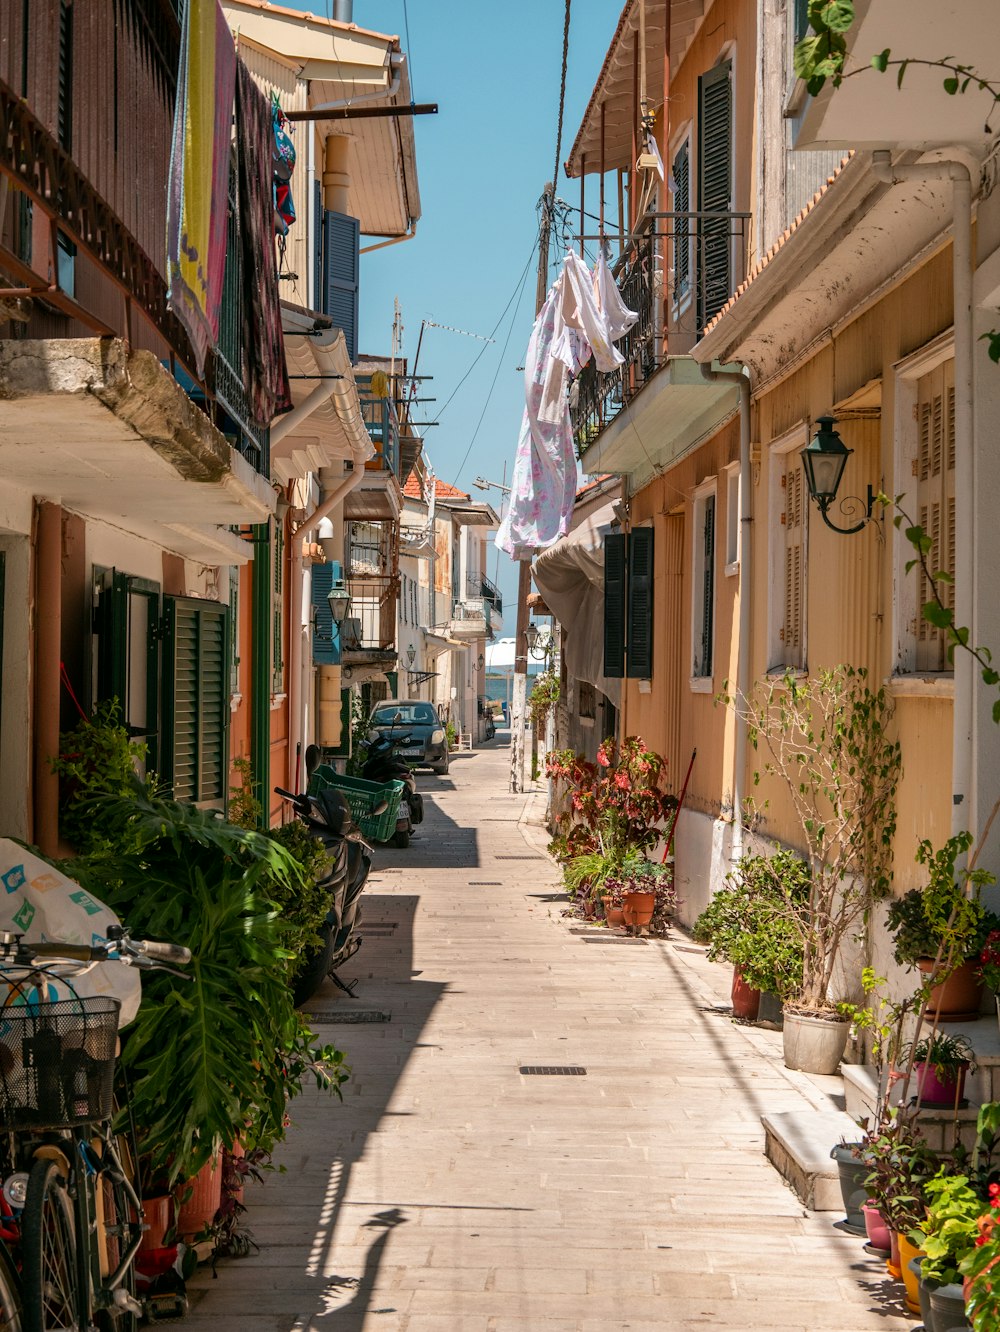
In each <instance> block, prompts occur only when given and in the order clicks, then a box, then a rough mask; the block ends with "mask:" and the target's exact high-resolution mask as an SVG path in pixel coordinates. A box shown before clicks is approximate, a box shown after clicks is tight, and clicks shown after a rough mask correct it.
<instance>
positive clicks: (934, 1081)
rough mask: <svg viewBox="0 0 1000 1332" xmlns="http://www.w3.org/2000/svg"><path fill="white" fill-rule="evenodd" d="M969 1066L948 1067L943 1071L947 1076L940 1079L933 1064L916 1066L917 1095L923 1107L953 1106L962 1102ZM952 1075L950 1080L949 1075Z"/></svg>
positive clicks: (956, 1065)
mask: <svg viewBox="0 0 1000 1332" xmlns="http://www.w3.org/2000/svg"><path fill="white" fill-rule="evenodd" d="M967 1068H968V1064H954V1065H947V1066H945V1067H943V1068H942V1069H941V1072H942V1073H943V1074H945V1075H946V1076H945V1077H944V1078H939V1077H938V1075H937V1073H936V1071H935V1069H934V1065H933V1064H914V1065H913V1071H914V1073H915V1075H916V1080H917V1095H918V1097H919V1098H920V1104H921V1105H927V1106H953V1105H956V1104H958V1103H959V1102H961V1100H962V1093H963V1092H964V1090H965V1071H966V1069H967ZM948 1074H951V1075H952V1076H951V1077H950V1078H947V1075H948Z"/></svg>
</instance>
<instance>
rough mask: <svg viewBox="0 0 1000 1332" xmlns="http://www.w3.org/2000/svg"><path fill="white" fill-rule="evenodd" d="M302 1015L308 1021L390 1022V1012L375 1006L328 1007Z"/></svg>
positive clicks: (353, 1023)
mask: <svg viewBox="0 0 1000 1332" xmlns="http://www.w3.org/2000/svg"><path fill="white" fill-rule="evenodd" d="M304 1016H305V1017H306V1018H308V1019H309V1021H310V1022H330V1023H337V1024H338V1025H339V1024H340V1023H344V1024H347V1025H351V1026H353V1025H355V1024H356V1023H361V1022H391V1021H392V1014H391V1013H383V1012H381V1010H380V1009H377V1008H344V1009H342V1008H330V1009H325V1008H324V1009H319V1008H318V1009H316V1011H315V1012H313V1013H305V1014H304Z"/></svg>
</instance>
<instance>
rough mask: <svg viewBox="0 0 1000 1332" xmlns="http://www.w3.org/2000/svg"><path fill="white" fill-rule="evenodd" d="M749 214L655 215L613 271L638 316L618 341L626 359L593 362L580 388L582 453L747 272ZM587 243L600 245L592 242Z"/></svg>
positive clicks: (576, 428) (576, 413) (577, 413)
mask: <svg viewBox="0 0 1000 1332" xmlns="http://www.w3.org/2000/svg"><path fill="white" fill-rule="evenodd" d="M749 218H750V214H749V213H651V214H649V215H648V217H647V218H646V219H645V221H646V224H647V225H646V227H645V229H644V230H643V231H642V232H641V233H639V234H637V235H635V236H634V237H633V238H632V240H631V241H630V243H629V245H628V246H627V248H626V249H625V251H624V253H623V254H622V255H621V257H620V258H619V259H618V261H617V263H616V264H615V265H614V268H613V270H612V271H613V273H614V277H615V281H616V283H617V284H618V289H619V291H620V292H621V295H622V300H623V301H624V302H625V305H626V306H627V307H628V308H629V309H630V310H634V311H635V312H636V313H637V314H638V316H639V318H638V320H637V321H636V323H635V324H634V325H633V327H632V328H631V329H630V330H629V332H628V333H626V335H625V336H624V337H623V338H622V339H621V340H620V341H619V342H618V343H617V347H618V350H619V351H620V352H621V354H622V355H623V356H624V358H625V360H624V362H623V364H622V365H620V366H619V367H618V368H617V369H615V370H611V371H608V372H603V371H599V370H597V369H596V367H595V366H594V363H593V361H590V363H589V364H588V365H586V366H585V367H584V368H583V370H582V372H581V373H580V375H579V377H578V379H577V380H576V383H575V384H574V386H573V402H572V405H571V408H570V415H571V418H572V421H573V435H574V439H575V441H576V447H577V452H578V453H579V454H581V455H582V454H583V452H584V450H585V449H587V448H588V447H589V446H590V445H591V444H593V443H594V441H595V440H596V439H597V438H598V436H599V435H600V433H601V431H602V430H604V428H605V427H606V426H607V425H609V424H610V422H611V421H613V420H614V418H615V417H616V416H617V415H618V413H619V412H620V411H621V410H622V409H623V408H624V407H626V406H627V405H628V403H629V402H631V400H632V399H633V398H634V397H635V395H636V394H637V393H638V392H639V390H640V389H641V388H642V386H643V385H644V384H646V383H647V382H648V381H649V380H650V379H651V378H652V377H653V375H655V374H656V372H657V370H658V369H659V368H660V366H661V365H662V363H663V359H664V355H665V352H664V347H665V346H669V345H670V343H671V341H672V340H673V341H676V342H678V343H680V344H681V347H682V349H683V350H687V349H688V348H689V347H690V346H691V345H692V344H693V343H694V342H697V340H698V339H699V338H700V336H701V333H702V331H703V329H704V327H705V325H706V324H707V323H708V322H709V321H710V320H711V319H712V318H714V316H715V315H716V314H718V312H719V310H721V309H722V307H723V306H724V305H725V303H726V301H727V300H728V299H729V298H730V296H732V294H733V293H734V291H735V290H736V287H737V286H738V284H739V283H740V282H741V281H742V280H743V276H744V273H745V271H746V235H747V225H748V222H749ZM584 239H597V238H594V237H585V238H584Z"/></svg>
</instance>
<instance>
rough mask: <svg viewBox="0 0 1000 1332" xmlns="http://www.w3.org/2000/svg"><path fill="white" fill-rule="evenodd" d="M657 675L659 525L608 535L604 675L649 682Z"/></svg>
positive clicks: (605, 582) (605, 540)
mask: <svg viewBox="0 0 1000 1332" xmlns="http://www.w3.org/2000/svg"><path fill="white" fill-rule="evenodd" d="M652 673H653V529H652V528H651V527H636V528H633V530H632V531H631V532H629V533H628V535H627V536H626V535H625V533H624V532H612V533H609V535H608V536H606V537H605V538H604V674H605V675H606V676H607V677H608V679H619V680H620V679H622V678H623V677H627V678H628V679H630V680H636V679H638V680H648V679H649V678H650V677H651V676H652Z"/></svg>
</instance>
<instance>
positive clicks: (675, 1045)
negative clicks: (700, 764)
mask: <svg viewBox="0 0 1000 1332" xmlns="http://www.w3.org/2000/svg"><path fill="white" fill-rule="evenodd" d="M507 763H508V751H507V750H506V748H505V747H504V746H503V745H502V743H500V742H496V743H495V747H490V748H486V749H482V750H479V751H476V752H474V753H472V754H460V755H456V756H455V757H454V760H453V762H452V766H451V773H450V776H448V777H444V778H442V777H434V776H431V775H426V776H425V775H423V774H421V777H420V785H421V787H422V789H423V791H424V793H425V803H426V807H427V817H426V820H425V822H424V824H423V825H422V827H421V829H420V830H419V832H420V834H421V835H420V837H419V838H418V839H416V840H414V842H413V843H412V844H411V846H410V848H409V849H408V850H406V851H397V850H389V849H387V848H385V849H383V848H379V851H378V855H377V859H376V866H375V872H374V874H373V877H372V880H371V882H370V885H369V888H368V889H367V890H366V898H367V902H366V906H365V926H366V928H365V931H364V932H365V943H364V947H363V948H362V950H361V952H360V953H359V954H358V955H357V956H356V957H355V958H354V959H353V961H352V962H351V963H350V964H349V965H348V966H347V967H346V968H345V975H346V977H347V978H349V979H354V978H357V980H358V985H357V992H356V997H355V998H353V999H349V998H347V996H345V995H342V994H340V993H339V992H337V991H335V989H334V987H333V986H332V984H330V985H327V986H326V987H325V988H324V989H323V991H322V992H321V993H320V995H318V996H317V998H316V999H315V1000H314V1001H313V1002H312V1004H311V1005H310V1006H309V1007H310V1009H311V1012H312V1013H313V1016H314V1022H315V1026H316V1029H317V1031H318V1033H319V1034H320V1035H321V1037H322V1038H323V1039H324V1040H327V1041H334V1042H336V1043H337V1044H338V1045H339V1046H340V1047H341V1048H343V1049H345V1050H346V1051H347V1053H348V1057H349V1060H350V1063H351V1065H352V1069H353V1074H352V1077H351V1080H350V1082H349V1083H348V1084H347V1086H346V1087H345V1095H344V1103H343V1104H340V1103H339V1102H338V1101H336V1100H335V1099H332V1098H330V1097H329V1096H321V1095H319V1094H318V1093H316V1092H314V1091H310V1092H307V1093H306V1094H305V1095H304V1096H303V1097H300V1098H299V1099H298V1100H297V1101H295V1102H294V1103H293V1105H292V1110H291V1113H292V1118H293V1121H294V1123H293V1127H292V1128H291V1130H290V1132H289V1136H288V1141H287V1143H285V1144H284V1145H283V1147H282V1149H281V1152H280V1154H279V1156H278V1158H277V1159H278V1163H280V1165H281V1166H282V1167H283V1168H284V1171H285V1173H282V1174H277V1173H275V1174H271V1175H269V1176H268V1177H267V1179H266V1182H265V1183H264V1184H263V1185H262V1186H255V1187H252V1188H251V1189H250V1190H248V1198H247V1202H248V1206H249V1214H248V1218H247V1220H248V1223H249V1225H250V1228H251V1229H252V1231H253V1234H254V1237H255V1239H256V1241H257V1243H258V1244H259V1246H260V1249H259V1252H258V1253H257V1254H255V1255H253V1256H251V1257H249V1258H246V1259H242V1260H237V1261H227V1262H224V1263H221V1264H220V1265H219V1268H218V1275H217V1279H213V1278H212V1274H211V1272H210V1271H209V1270H206V1269H202V1270H201V1271H200V1272H199V1274H198V1275H197V1277H196V1278H195V1281H194V1282H193V1283H192V1288H191V1296H192V1311H191V1315H190V1317H189V1319H188V1320H187V1326H188V1327H189V1328H190V1329H191V1332H200V1329H201V1328H202V1327H203V1326H204V1327H205V1329H206V1330H207V1329H208V1328H211V1329H212V1332H610V1330H611V1329H628V1330H629V1332H673V1330H674V1329H686V1328H703V1327H712V1328H730V1329H741V1330H742V1332H758V1330H760V1332H762V1330H764V1329H767V1332H806V1330H807V1329H808V1332H818V1330H819V1329H836V1330H837V1332H868V1329H872V1330H873V1332H874V1330H875V1329H883V1330H884V1332H895V1329H904V1328H911V1327H913V1325H914V1322H915V1321H916V1320H914V1319H912V1318H909V1317H907V1316H906V1315H905V1310H904V1309H903V1307H902V1305H901V1303H900V1302H899V1296H898V1287H891V1286H889V1285H888V1284H887V1283H886V1282H885V1281H884V1280H883V1276H884V1269H883V1268H882V1267H881V1265H880V1264H878V1263H877V1262H875V1261H874V1260H871V1259H869V1258H867V1257H866V1256H865V1254H864V1252H863V1251H862V1247H861V1242H860V1241H859V1240H857V1239H854V1238H850V1237H848V1236H846V1235H844V1234H842V1233H840V1232H839V1231H838V1230H837V1229H836V1228H835V1226H834V1224H833V1223H834V1221H836V1220H837V1217H836V1215H835V1214H831V1213H808V1212H806V1211H805V1210H804V1209H803V1207H802V1206H801V1204H800V1203H799V1202H798V1200H797V1199H796V1198H795V1196H794V1195H793V1194H792V1193H791V1192H790V1190H789V1189H788V1188H787V1187H786V1186H785V1184H784V1183H783V1182H782V1180H781V1179H780V1178H779V1177H778V1175H777V1174H776V1173H775V1171H774V1170H773V1168H772V1167H771V1166H770V1165H769V1164H768V1162H767V1161H766V1160H765V1158H764V1156H763V1133H762V1130H761V1125H760V1115H761V1113H762V1112H763V1111H765V1110H767V1111H782V1110H794V1109H796V1108H808V1106H809V1104H810V1103H811V1102H815V1099H816V1097H817V1095H818V1093H817V1092H816V1089H815V1087H814V1086H812V1085H811V1084H810V1083H809V1081H808V1080H807V1079H804V1078H802V1077H801V1075H797V1074H789V1073H787V1072H786V1071H785V1070H784V1069H783V1067H782V1066H781V1060H780V1038H779V1037H777V1036H775V1035H774V1034H773V1033H769V1032H761V1031H759V1030H751V1029H748V1028H741V1027H738V1026H736V1025H734V1024H733V1023H732V1022H731V1021H730V1020H729V1019H728V1017H727V1016H726V1015H725V1013H724V1012H721V1011H720V1000H723V999H724V996H725V994H726V989H727V987H726V983H725V982H726V979H727V978H726V977H725V974H724V973H723V972H722V970H721V968H716V967H713V966H711V965H710V964H707V963H705V962H704V959H703V958H702V957H701V955H700V952H699V951H698V950H696V949H692V948H691V947H690V945H687V944H686V941H685V939H684V937H683V936H682V935H680V934H679V933H678V934H677V935H676V937H675V938H674V939H672V940H669V941H661V940H657V941H642V942H640V941H636V942H628V941H617V940H613V939H611V938H609V937H607V936H606V935H603V936H602V935H600V934H596V933H595V931H593V930H590V931H587V930H581V929H580V928H574V927H573V925H572V923H570V922H567V921H566V920H564V919H563V918H562V916H561V898H560V895H559V894H558V873H557V871H556V870H555V868H554V866H553V865H552V863H551V862H550V861H549V860H548V859H547V857H546V856H545V855H544V844H545V839H544V836H543V834H542V832H541V830H540V829H539V828H538V827H537V826H535V827H532V826H530V825H526V824H525V823H524V822H523V821H521V822H519V821H520V820H522V816H523V815H524V814H525V813H526V811H530V810H531V809H537V808H538V806H539V803H540V801H539V797H538V795H537V794H536V795H535V796H534V797H532V796H531V794H530V793H529V795H528V796H527V797H526V796H517V797H515V796H511V795H509V794H508V793H507ZM529 1067H536V1068H540V1069H548V1070H549V1072H548V1073H547V1074H546V1073H541V1074H539V1075H535V1074H529V1073H526V1072H525V1071H524V1070H525V1069H526V1068H529ZM566 1067H571V1068H576V1069H583V1070H585V1072H584V1073H579V1072H578V1073H574V1074H567V1073H562V1074H560V1073H558V1072H554V1071H553V1070H556V1069H558V1068H566Z"/></svg>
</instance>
